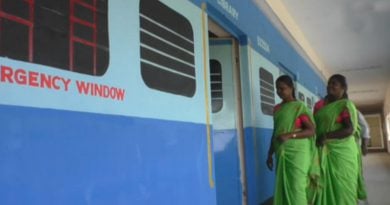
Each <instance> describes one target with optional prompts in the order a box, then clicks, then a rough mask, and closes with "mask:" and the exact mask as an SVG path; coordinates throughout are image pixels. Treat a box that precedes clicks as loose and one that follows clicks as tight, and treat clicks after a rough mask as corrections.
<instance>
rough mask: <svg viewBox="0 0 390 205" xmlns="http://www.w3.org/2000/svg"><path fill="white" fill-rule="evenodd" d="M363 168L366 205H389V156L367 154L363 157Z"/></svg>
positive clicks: (385, 154)
mask: <svg viewBox="0 0 390 205" xmlns="http://www.w3.org/2000/svg"><path fill="white" fill-rule="evenodd" d="M363 168H364V170H363V172H364V177H365V180H366V186H367V192H368V204H370V205H390V154H389V153H369V154H368V155H366V156H365V157H363ZM361 204H364V203H361Z"/></svg>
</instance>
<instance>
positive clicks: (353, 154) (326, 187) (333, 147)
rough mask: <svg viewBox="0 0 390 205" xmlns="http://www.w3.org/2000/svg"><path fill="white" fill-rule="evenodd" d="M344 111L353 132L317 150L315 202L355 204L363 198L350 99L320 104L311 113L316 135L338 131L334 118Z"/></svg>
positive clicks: (353, 110)
mask: <svg viewBox="0 0 390 205" xmlns="http://www.w3.org/2000/svg"><path fill="white" fill-rule="evenodd" d="M344 110H347V111H348V113H349V115H350V118H351V122H352V126H353V129H354V130H355V132H354V134H353V135H351V136H348V137H346V138H342V139H330V140H329V139H328V140H327V141H326V142H325V144H324V146H323V147H321V148H320V149H319V155H320V163H321V185H322V189H321V192H320V193H319V195H318V198H317V199H316V204H317V205H329V204H343V205H356V204H357V201H358V198H361V199H363V198H365V197H366V194H365V190H364V183H363V182H364V181H363V177H362V172H361V154H360V149H359V145H358V143H357V142H356V138H355V136H357V135H358V134H357V130H358V123H357V111H356V108H355V105H354V104H353V103H352V102H351V101H350V100H346V99H344V100H338V101H336V102H333V103H330V104H327V105H325V106H323V107H322V108H321V109H320V110H318V111H317V113H315V115H314V117H315V121H316V124H317V129H316V134H317V136H322V135H323V134H324V133H328V132H332V131H336V130H340V129H342V127H343V124H342V123H337V122H336V119H337V118H338V117H339V116H340V113H342V112H343V111H344Z"/></svg>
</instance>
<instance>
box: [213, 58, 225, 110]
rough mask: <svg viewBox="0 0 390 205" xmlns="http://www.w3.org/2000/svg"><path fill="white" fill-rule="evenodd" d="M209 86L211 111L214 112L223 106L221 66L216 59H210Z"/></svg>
mask: <svg viewBox="0 0 390 205" xmlns="http://www.w3.org/2000/svg"><path fill="white" fill-rule="evenodd" d="M210 87H211V106H212V112H213V113H216V112H218V111H220V110H221V109H222V106H223V91H222V66H221V63H220V62H219V61H217V60H214V59H212V60H210Z"/></svg>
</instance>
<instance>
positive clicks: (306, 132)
mask: <svg viewBox="0 0 390 205" xmlns="http://www.w3.org/2000/svg"><path fill="white" fill-rule="evenodd" d="M314 134H315V126H314V124H313V123H312V122H311V121H310V118H308V117H307V119H306V120H302V129H301V130H300V131H297V132H290V133H286V134H283V135H281V136H279V137H278V139H279V140H280V141H281V142H284V141H286V140H289V139H304V138H310V137H312V136H313V135H314Z"/></svg>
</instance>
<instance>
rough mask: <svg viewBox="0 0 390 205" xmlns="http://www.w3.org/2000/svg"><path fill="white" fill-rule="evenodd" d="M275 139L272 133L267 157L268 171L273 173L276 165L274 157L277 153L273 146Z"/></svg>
mask: <svg viewBox="0 0 390 205" xmlns="http://www.w3.org/2000/svg"><path fill="white" fill-rule="evenodd" d="M273 138H274V133H272V137H271V141H270V143H269V148H268V156H267V162H266V163H267V167H268V169H269V170H271V171H272V168H273V165H274V162H273V158H272V155H273V154H274V152H275V150H274V146H273Z"/></svg>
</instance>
